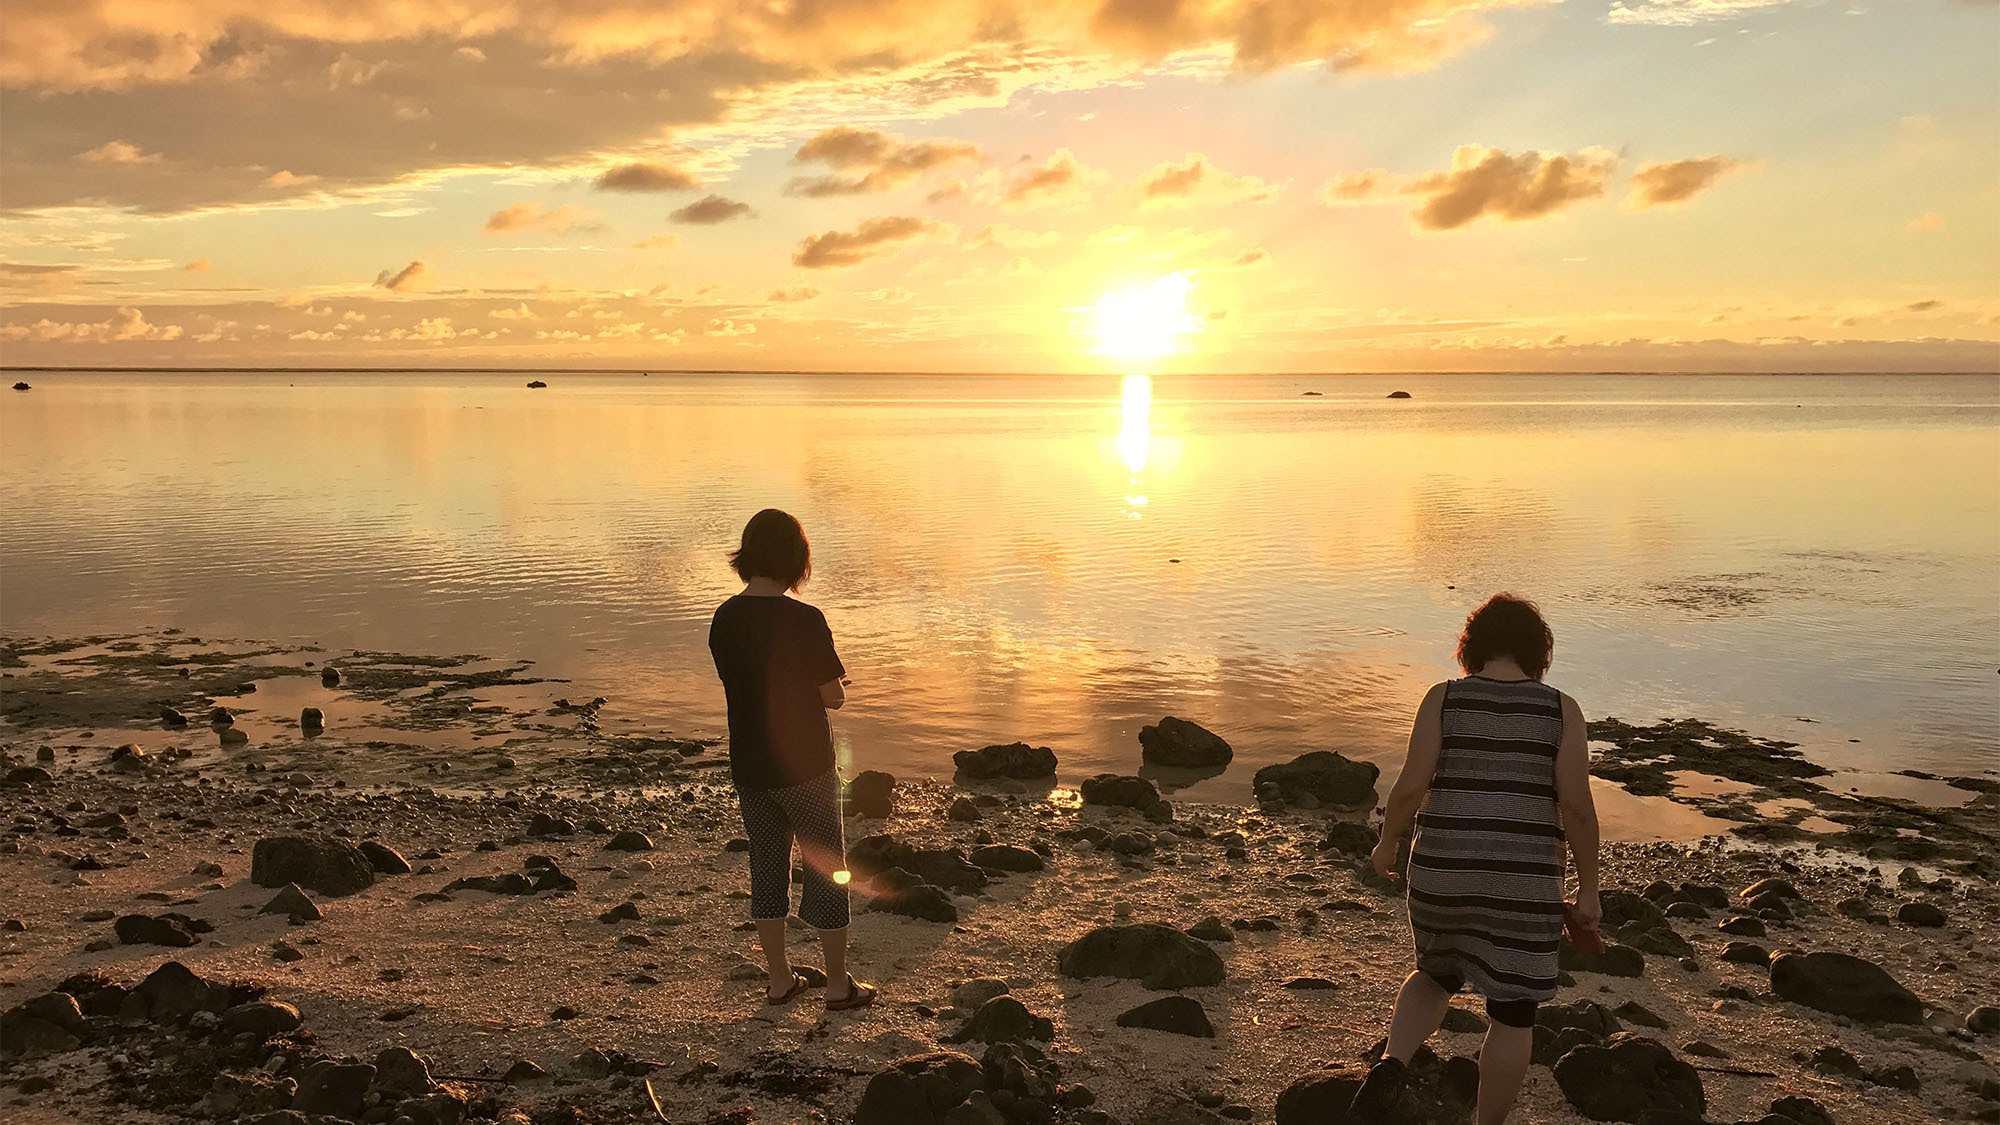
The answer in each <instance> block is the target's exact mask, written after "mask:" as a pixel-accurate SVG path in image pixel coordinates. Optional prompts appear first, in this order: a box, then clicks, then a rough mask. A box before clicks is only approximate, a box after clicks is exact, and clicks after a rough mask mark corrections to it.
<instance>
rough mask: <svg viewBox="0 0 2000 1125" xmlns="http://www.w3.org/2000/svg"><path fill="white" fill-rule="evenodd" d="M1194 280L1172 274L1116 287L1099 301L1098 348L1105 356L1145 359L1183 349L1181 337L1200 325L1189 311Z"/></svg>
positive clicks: (1183, 275) (1180, 274) (1196, 329)
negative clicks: (1188, 301) (1143, 282)
mask: <svg viewBox="0 0 2000 1125" xmlns="http://www.w3.org/2000/svg"><path fill="white" fill-rule="evenodd" d="M1193 288H1194V283H1193V282H1192V281H1189V280H1188V277H1187V275H1186V274H1182V273H1170V274H1167V275H1166V276H1164V277H1161V278H1158V279H1157V280H1155V281H1153V282H1152V283H1151V284H1150V285H1134V286H1131V287H1130V288H1126V289H1114V290H1112V291H1111V292H1109V293H1106V294H1105V295H1104V296H1102V297H1100V298H1098V300H1097V340H1098V347H1097V350H1098V352H1099V353H1100V354H1102V355H1110V356H1119V357H1121V358H1125V359H1145V358H1150V357H1153V356H1163V355H1171V354H1172V353H1174V352H1176V351H1179V350H1180V343H1179V340H1180V337H1182V336H1184V335H1186V334H1188V333H1191V332H1195V331H1199V330H1200V328H1201V322H1200V321H1199V320H1198V319H1197V318H1196V317H1195V316H1193V315H1192V314H1191V313H1189V312H1188V309H1187V298H1188V293H1189V292H1190V291H1191V290H1192V289H1193Z"/></svg>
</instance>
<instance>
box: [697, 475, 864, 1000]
mask: <svg viewBox="0 0 2000 1125" xmlns="http://www.w3.org/2000/svg"><path fill="white" fill-rule="evenodd" d="M729 561H730V565H731V566H733V567H735V568H736V574H737V576H738V577H740V578H742V579H743V583H744V585H743V592H742V593H740V594H738V595H736V596H735V597H733V598H730V599H729V600H728V601H726V602H723V603H722V606H721V608H719V609H717V610H716V611H715V620H714V621H713V622H712V623H710V625H709V629H708V650H709V653H710V654H711V655H713V656H714V657H715V671H716V674H717V675H719V676H721V677H722V687H723V692H724V694H725V695H726V696H728V699H729V772H730V776H731V778H732V779H733V780H734V781H735V783H736V794H737V799H738V801H739V803H740V804H741V805H742V808H743V829H744V834H745V835H747V836H748V837H749V838H750V917H751V920H752V921H754V922H755V923H756V924H757V938H758V941H759V943H760V944H762V945H763V947H764V959H765V961H766V962H767V964H768V966H769V968H770V973H771V979H770V985H769V987H768V989H767V990H766V994H765V995H766V999H767V1000H768V1001H769V1002H770V1003H773V1004H783V1003H785V1002H787V1001H789V1000H791V999H792V998H794V997H796V996H797V995H798V994H799V993H800V992H802V991H804V990H805V988H806V983H807V982H806V978H805V977H803V976H801V975H800V974H798V973H795V972H793V971H792V967H791V964H790V962H788V961H787V960H786V959H785V919H786V917H787V916H788V915H789V914H790V913H791V886H792V841H793V840H794V839H796V840H797V841H798V845H799V854H800V856H801V858H803V860H804V861H805V891H804V894H803V895H802V896H801V898H800V900H799V918H800V920H801V921H803V922H805V923H806V924H807V925H809V926H812V927H813V928H814V929H816V930H818V931H819V941H820V948H821V950H822V951H823V952H824V953H825V955H826V980H827V985H826V1006H827V1009H828V1010H829V1011H841V1010H844V1009H847V1008H861V1007H866V1006H867V1005H868V1004H870V1003H873V1002H874V1000H875V986H873V985H869V984H861V983H858V982H856V981H855V979H854V978H853V977H852V976H850V975H848V972H847V919H848V912H847V878H848V876H847V859H846V852H845V845H844V844H843V842H842V840H841V833H840V779H839V777H838V776H836V775H835V773H834V768H833V732H832V728H831V727H829V726H828V725H827V720H826V713H827V712H828V711H830V710H837V709H839V707H840V706H841V704H843V703H845V702H846V701H847V694H846V692H845V691H844V690H843V688H842V686H841V677H842V676H843V675H845V674H846V669H845V668H843V667H842V666H841V663H840V657H839V656H838V655H836V654H835V652H834V651H833V634H832V633H831V632H830V631H828V629H827V627H826V618H825V617H824V616H823V615H822V614H821V613H820V611H819V610H817V609H814V608H813V607H812V606H809V605H807V604H806V603H804V602H802V601H799V600H797V599H796V598H790V597H787V596H786V595H787V594H789V593H792V592H795V591H797V590H798V588H799V587H800V586H802V585H804V584H805V581H806V579H807V578H808V577H810V576H811V574H812V547H811V545H810V544H808V543H807V542H806V535H805V531H804V530H803V529H802V528H800V527H799V521H797V520H795V519H793V518H792V517H791V516H789V515H786V514H785V513H784V512H781V511H778V510H777V509H776V508H766V509H765V510H763V511H761V512H758V513H757V514H756V515H754V516H752V517H751V518H750V522H749V523H748V524H747V525H745V527H744V528H743V543H742V545H741V546H740V547H738V548H737V550H736V553H735V554H733V555H731V556H730V560H729Z"/></svg>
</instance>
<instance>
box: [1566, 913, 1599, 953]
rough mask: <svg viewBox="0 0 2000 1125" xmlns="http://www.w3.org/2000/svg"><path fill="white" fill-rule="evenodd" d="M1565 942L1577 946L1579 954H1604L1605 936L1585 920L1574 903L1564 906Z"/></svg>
mask: <svg viewBox="0 0 2000 1125" xmlns="http://www.w3.org/2000/svg"><path fill="white" fill-rule="evenodd" d="M1563 940H1565V941H1567V942H1569V943H1570V944H1571V945H1573V946H1575V947H1576V950H1577V952H1578V953H1602V952H1604V935H1603V934H1600V933H1598V932H1597V927H1596V926H1593V925H1591V924H1590V923H1588V922H1585V921H1584V920H1583V915H1581V914H1579V913H1577V909H1576V906H1575V904H1573V903H1567V902H1566V903H1564V904H1563Z"/></svg>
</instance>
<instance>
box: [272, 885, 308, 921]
mask: <svg viewBox="0 0 2000 1125" xmlns="http://www.w3.org/2000/svg"><path fill="white" fill-rule="evenodd" d="M257 913H259V914H283V915H284V916H285V917H287V918H290V919H291V920H293V921H294V922H317V921H319V920H320V918H321V917H323V915H322V914H321V913H320V909H319V904H318V903H315V902H314V901H313V900H312V899H310V898H307V897H306V893H305V892H304V891H302V890H300V889H299V885H298V884H297V883H286V884H285V886H284V889H283V890H281V891H279V892H278V893H277V894H275V895H273V896H271V901H269V902H267V903H265V904H264V907H263V909H261V910H259V911H257Z"/></svg>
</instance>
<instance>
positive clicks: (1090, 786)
mask: <svg viewBox="0 0 2000 1125" xmlns="http://www.w3.org/2000/svg"><path fill="white" fill-rule="evenodd" d="M1077 790H1078V792H1079V793H1080V794H1081V795H1082V797H1083V803H1084V804H1086V805H1105V806H1108V807H1111V808H1131V809H1143V808H1148V807H1150V806H1152V805H1157V804H1159V803H1160V791H1159V790H1158V789H1155V788H1153V783H1152V782H1150V781H1147V780H1146V779H1145V778H1143V777H1130V776H1127V775H1124V774H1115V773H1100V774H1098V775H1096V776H1095V777H1087V778H1085V779H1084V780H1083V784H1082V785H1079V786H1077Z"/></svg>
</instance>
